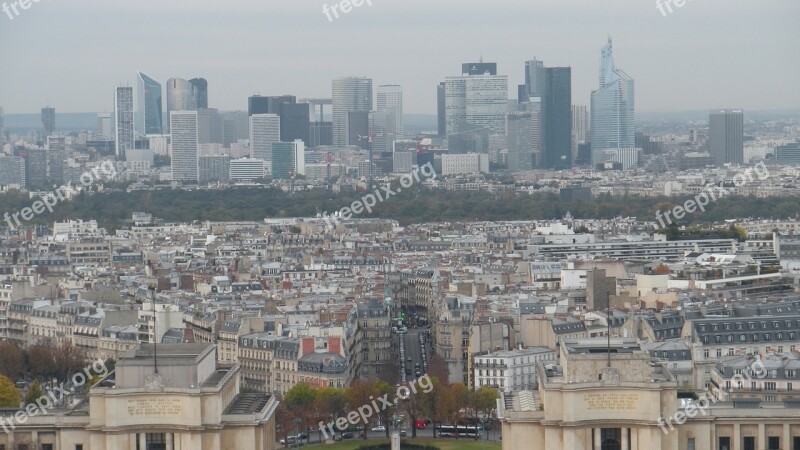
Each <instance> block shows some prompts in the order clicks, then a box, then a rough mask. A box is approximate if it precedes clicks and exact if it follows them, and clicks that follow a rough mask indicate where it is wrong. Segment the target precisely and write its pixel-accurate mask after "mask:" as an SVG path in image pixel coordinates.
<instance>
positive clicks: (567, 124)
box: [541, 67, 572, 170]
mask: <svg viewBox="0 0 800 450" xmlns="http://www.w3.org/2000/svg"><path fill="white" fill-rule="evenodd" d="M542 74H543V75H544V79H543V80H542V92H541V95H542V96H541V108H542V109H541V111H542V116H541V124H542V129H541V131H542V156H541V159H542V161H541V163H542V165H543V166H544V168H546V169H555V170H559V169H569V168H570V167H572V69H571V68H569V67H546V68H544V69H543V71H542Z"/></svg>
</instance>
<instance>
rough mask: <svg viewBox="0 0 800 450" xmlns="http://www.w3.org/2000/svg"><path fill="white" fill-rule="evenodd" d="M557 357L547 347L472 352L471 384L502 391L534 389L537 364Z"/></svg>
mask: <svg viewBox="0 0 800 450" xmlns="http://www.w3.org/2000/svg"><path fill="white" fill-rule="evenodd" d="M557 360H558V356H557V354H556V351H555V350H554V349H550V348H547V347H530V348H524V349H518V350H504V351H499V352H494V353H488V354H486V355H480V356H475V364H474V365H473V369H472V370H473V371H474V373H473V377H472V379H473V380H475V386H474V388H475V389H480V388H481V387H483V386H489V387H493V388H497V389H499V390H502V391H504V392H514V391H523V390H534V389H536V388H537V377H536V364H537V363H538V362H540V361H554V362H555V361H557Z"/></svg>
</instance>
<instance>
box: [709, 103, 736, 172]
mask: <svg viewBox="0 0 800 450" xmlns="http://www.w3.org/2000/svg"><path fill="white" fill-rule="evenodd" d="M708 125H709V131H708V144H709V149H710V150H711V151H710V153H711V157H712V158H713V159H714V164H715V165H717V166H722V165H723V164H726V163H732V164H742V163H743V162H744V112H743V111H742V110H741V109H722V110H715V111H711V112H709V116H708Z"/></svg>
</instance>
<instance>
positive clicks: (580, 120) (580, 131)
mask: <svg viewBox="0 0 800 450" xmlns="http://www.w3.org/2000/svg"><path fill="white" fill-rule="evenodd" d="M588 139H589V110H588V109H587V108H586V106H581V105H572V157H573V159H575V157H577V154H578V145H579V144H585V143H586V142H587V141H588Z"/></svg>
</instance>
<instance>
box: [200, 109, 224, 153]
mask: <svg viewBox="0 0 800 450" xmlns="http://www.w3.org/2000/svg"><path fill="white" fill-rule="evenodd" d="M197 143H198V144H222V143H223V130H222V116H221V115H220V114H219V111H217V110H216V109H214V108H211V109H209V108H205V109H202V108H201V109H198V110H197Z"/></svg>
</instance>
